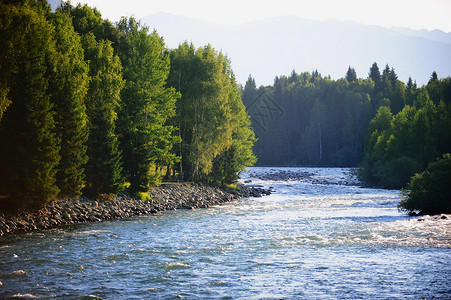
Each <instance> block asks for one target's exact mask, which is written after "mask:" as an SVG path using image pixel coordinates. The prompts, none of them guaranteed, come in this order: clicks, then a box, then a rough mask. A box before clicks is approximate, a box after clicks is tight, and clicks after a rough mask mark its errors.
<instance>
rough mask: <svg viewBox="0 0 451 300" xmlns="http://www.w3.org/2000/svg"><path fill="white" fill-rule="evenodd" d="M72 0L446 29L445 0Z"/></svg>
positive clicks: (205, 14)
mask: <svg viewBox="0 0 451 300" xmlns="http://www.w3.org/2000/svg"><path fill="white" fill-rule="evenodd" d="M78 2H81V3H86V4H88V5H89V6H91V7H96V8H97V9H98V10H99V11H100V12H101V13H102V16H103V17H104V18H107V19H110V20H111V21H113V22H115V21H117V20H119V18H120V17H121V16H131V15H134V16H135V17H136V18H138V19H140V18H144V17H147V16H149V15H152V14H154V13H157V12H160V11H163V12H167V13H172V14H176V15H181V16H187V17H191V18H195V19H200V20H204V21H211V22H214V23H219V24H224V25H240V24H243V23H247V22H251V21H255V20H259V19H265V18H270V17H279V16H287V15H290V16H298V17H302V18H306V19H311V20H329V19H336V20H340V21H355V22H359V23H362V24H367V25H381V26H384V27H392V26H401V27H408V28H412V29H427V30H433V29H440V30H442V31H445V32H451V0H377V1H375V0H340V1H338V0H297V1H296V0H277V1H274V0H270V1H267V0H260V1H258V0H250V1H246V0H228V1H221V2H219V1H212V0H190V1H188V0H159V1H155V0H126V1H124V0H81V1H77V0H72V4H76V3H78Z"/></svg>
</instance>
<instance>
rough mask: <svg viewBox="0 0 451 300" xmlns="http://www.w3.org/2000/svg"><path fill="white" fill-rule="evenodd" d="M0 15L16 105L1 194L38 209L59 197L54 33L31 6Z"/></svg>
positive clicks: (5, 140)
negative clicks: (51, 85) (51, 82)
mask: <svg viewBox="0 0 451 300" xmlns="http://www.w3.org/2000/svg"><path fill="white" fill-rule="evenodd" d="M0 14H1V19H2V23H1V25H0V26H1V30H0V31H1V33H0V37H1V39H2V41H1V44H2V45H9V44H11V43H13V44H14V55H13V56H12V57H10V58H9V59H12V60H13V61H12V62H10V64H11V65H13V66H14V67H13V69H12V71H11V75H10V76H11V77H10V79H11V80H10V90H9V94H8V95H9V97H10V99H11V101H12V102H11V105H10V106H9V108H8V110H7V111H6V112H5V115H4V117H3V119H2V122H1V124H0V141H1V142H0V165H1V168H0V182H1V183H2V184H1V185H0V194H1V195H4V196H7V197H9V198H10V199H15V200H16V204H19V205H29V206H40V205H42V204H44V203H45V202H46V201H48V200H50V199H52V198H54V197H55V196H56V195H57V193H58V188H57V186H56V185H55V174H56V170H57V169H56V167H57V165H58V162H59V147H60V146H59V145H60V143H59V139H58V138H57V136H56V134H55V121H54V112H53V107H52V103H51V99H50V95H49V93H48V79H47V77H46V75H47V74H48V66H49V64H50V61H51V60H52V59H54V54H55V53H54V48H55V45H54V43H53V41H52V37H53V35H54V33H53V28H52V26H51V25H50V24H49V23H48V22H47V20H46V18H45V17H44V16H43V15H40V14H38V13H37V12H36V11H34V10H33V9H32V8H30V7H29V6H28V5H27V4H23V5H17V6H14V5H2V6H1V9H0ZM2 61H3V58H2Z"/></svg>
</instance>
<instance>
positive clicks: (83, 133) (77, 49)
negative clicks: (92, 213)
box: [49, 11, 88, 197]
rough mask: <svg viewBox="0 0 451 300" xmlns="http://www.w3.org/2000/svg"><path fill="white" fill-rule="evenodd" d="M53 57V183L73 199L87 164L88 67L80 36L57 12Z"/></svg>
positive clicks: (61, 192) (68, 21)
mask: <svg viewBox="0 0 451 300" xmlns="http://www.w3.org/2000/svg"><path fill="white" fill-rule="evenodd" d="M51 21H52V23H53V24H54V26H55V38H54V39H55V41H56V50H57V51H56V54H55V60H54V61H53V62H54V65H53V66H52V68H51V74H50V85H49V90H50V92H51V94H52V102H53V103H54V110H55V121H56V132H57V136H58V138H59V139H60V140H61V150H60V156H61V160H60V163H59V165H58V172H57V174H56V180H57V181H56V184H57V186H58V187H59V189H60V195H62V196H69V197H76V196H79V195H81V190H82V188H83V187H84V184H85V181H84V177H85V174H84V164H85V163H86V162H87V159H88V157H87V155H86V141H87V139H88V120H87V115H86V107H85V96H86V93H87V90H88V65H87V63H86V62H85V61H84V53H83V48H82V46H81V41H80V37H79V36H78V34H76V33H75V32H74V29H73V27H72V22H71V19H70V17H69V16H68V15H67V14H64V13H61V12H60V11H56V12H55V14H54V15H53V17H52V18H51Z"/></svg>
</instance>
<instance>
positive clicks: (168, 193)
mask: <svg viewBox="0 0 451 300" xmlns="http://www.w3.org/2000/svg"><path fill="white" fill-rule="evenodd" d="M149 194H150V196H151V200H149V201H144V202H143V201H141V200H137V199H133V198H126V197H122V196H118V197H116V198H114V199H112V200H109V201H107V200H105V201H96V200H90V199H87V198H80V199H56V200H54V201H52V202H49V203H48V204H47V205H46V207H45V208H43V209H42V210H41V211H39V212H34V213H32V212H18V213H17V212H16V213H14V214H12V213H8V212H1V211H0V236H3V235H4V234H10V233H17V232H24V231H31V230H42V229H47V228H53V227H57V226H62V225H69V224H74V223H85V222H100V221H102V220H114V219H123V218H129V217H133V216H140V215H145V214H150V213H156V212H159V211H164V210H173V209H194V208H206V207H209V206H211V205H217V204H220V203H224V202H228V201H232V200H234V199H238V198H241V197H249V196H256V197H259V196H261V195H264V194H268V191H265V190H262V189H258V188H247V187H244V186H242V187H241V189H240V190H239V191H226V190H224V189H220V188H217V187H209V186H203V185H197V184H191V183H181V184H167V185H161V186H159V187H155V188H152V189H151V190H150V191H149Z"/></svg>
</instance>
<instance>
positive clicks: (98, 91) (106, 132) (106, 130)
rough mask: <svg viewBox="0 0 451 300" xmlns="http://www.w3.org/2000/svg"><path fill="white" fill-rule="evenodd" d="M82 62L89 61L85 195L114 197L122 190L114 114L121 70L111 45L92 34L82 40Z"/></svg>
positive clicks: (120, 83)
mask: <svg viewBox="0 0 451 300" xmlns="http://www.w3.org/2000/svg"><path fill="white" fill-rule="evenodd" d="M82 44H83V48H84V49H85V58H86V60H87V61H89V75H90V78H91V80H90V82H89V89H88V94H87V97H86V107H87V113H88V117H89V133H90V134H89V138H88V141H87V146H88V149H87V153H88V157H89V163H88V164H87V165H86V168H85V169H86V171H85V173H86V188H85V192H86V193H87V194H88V195H93V196H96V195H97V194H100V193H107V194H110V193H111V194H117V193H118V192H119V191H121V190H122V188H121V187H122V183H123V177H122V175H121V172H122V167H121V153H120V151H119V142H118V138H117V134H116V119H117V110H118V107H119V104H120V92H121V90H122V88H123V85H124V81H123V79H122V66H121V63H120V60H119V58H118V57H117V56H116V55H114V53H113V52H114V51H113V48H112V47H111V42H109V41H105V40H100V41H99V42H97V41H96V39H95V37H94V35H93V34H92V33H88V34H86V35H84V36H83V37H82Z"/></svg>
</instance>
